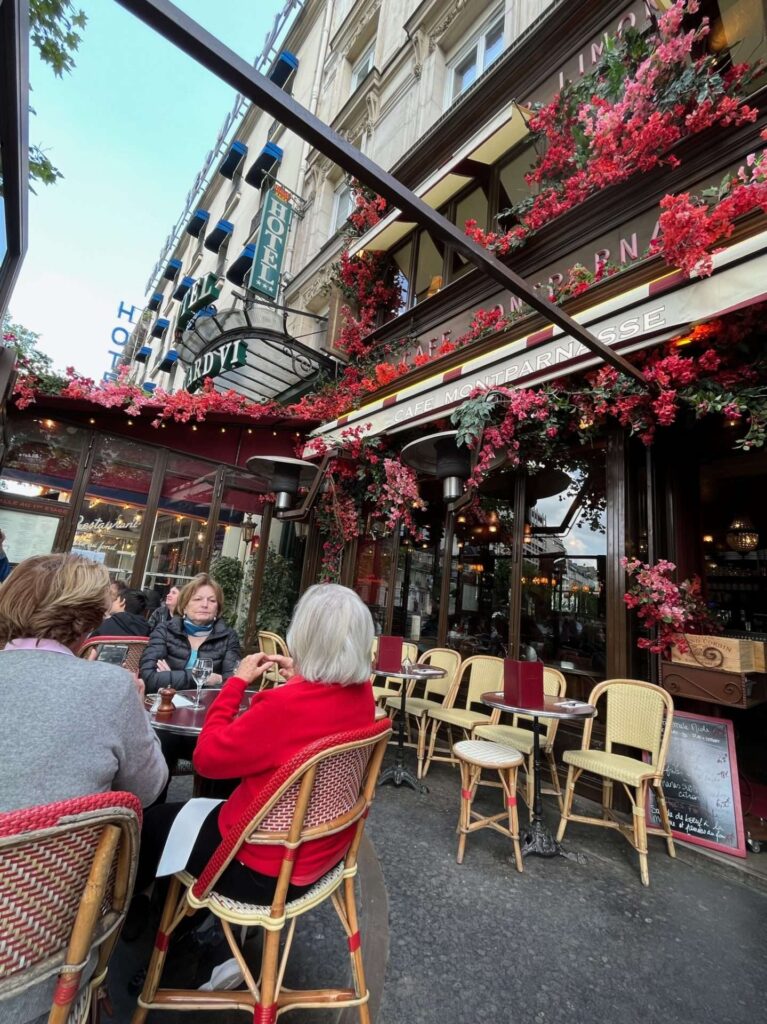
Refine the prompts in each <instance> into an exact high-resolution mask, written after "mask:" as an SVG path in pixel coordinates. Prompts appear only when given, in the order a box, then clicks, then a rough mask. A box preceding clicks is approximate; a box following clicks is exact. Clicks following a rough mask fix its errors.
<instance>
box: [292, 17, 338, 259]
mask: <svg viewBox="0 0 767 1024" xmlns="http://www.w3.org/2000/svg"><path fill="white" fill-rule="evenodd" d="M334 9H335V0H326V3H325V15H324V18H323V22H322V35H321V37H320V48H319V51H318V55H317V67H316V69H315V72H314V82H313V83H312V92H311V95H310V97H309V104H308V107H309V110H310V111H311V112H312V113H313V114H316V113H317V104H318V101H319V98H320V90H321V88H322V75H323V71H324V68H325V60H326V58H327V55H328V45H329V43H330V25H331V23H332V20H333V11H334ZM309 149H310V146H309V143H308V142H304V145H303V148H302V149H301V163H300V166H299V170H298V180H297V181H296V194H297V195H299V196H300V195H301V193H302V192H303V190H304V183H305V181H306V166H307V162H308V159H309ZM297 233H298V226H296V228H295V229H294V231H293V236H292V239H291V241H290V243H289V244H288V247H287V252H286V253H285V265H284V266H285V269H284V271H283V273H284V274H286V275H289V274H290V273H291V271H292V269H293V255H294V253H295V248H296V235H297Z"/></svg>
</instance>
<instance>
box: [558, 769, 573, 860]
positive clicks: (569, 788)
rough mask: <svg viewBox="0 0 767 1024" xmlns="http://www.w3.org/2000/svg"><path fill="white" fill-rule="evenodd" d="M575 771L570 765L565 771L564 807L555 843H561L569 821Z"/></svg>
mask: <svg viewBox="0 0 767 1024" xmlns="http://www.w3.org/2000/svg"><path fill="white" fill-rule="evenodd" d="M574 774H575V769H574V768H573V766H572V765H570V767H569V768H568V769H567V782H566V783H565V806H564V808H563V809H562V816H561V817H560V819H559V828H558V829H557V842H558V843H561V842H562V839H563V837H564V834H565V829H566V828H567V822H568V821H569V820H570V813H571V812H572V809H573V796H574V794H575V778H574Z"/></svg>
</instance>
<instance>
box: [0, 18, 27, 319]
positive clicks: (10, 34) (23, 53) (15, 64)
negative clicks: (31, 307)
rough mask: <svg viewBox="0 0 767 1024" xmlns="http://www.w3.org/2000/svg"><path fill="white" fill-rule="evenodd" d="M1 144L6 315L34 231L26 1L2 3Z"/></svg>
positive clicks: (0, 288) (0, 291)
mask: <svg viewBox="0 0 767 1024" xmlns="http://www.w3.org/2000/svg"><path fill="white" fill-rule="evenodd" d="M0 55H1V57H2V59H0V96H2V97H3V102H2V104H0V148H2V154H3V174H2V176H3V209H2V211H0V216H2V217H4V218H6V223H5V230H4V234H5V236H6V250H5V252H4V253H3V254H2V255H0V313H4V312H5V310H6V307H7V305H8V301H9V300H10V297H11V292H12V291H13V286H14V284H15V283H16V279H17V277H18V275H19V271H20V270H21V264H22V262H23V260H24V255H25V253H26V251H27V244H28V234H29V225H28V221H29V10H28V4H27V2H26V0H4V2H3V3H0Z"/></svg>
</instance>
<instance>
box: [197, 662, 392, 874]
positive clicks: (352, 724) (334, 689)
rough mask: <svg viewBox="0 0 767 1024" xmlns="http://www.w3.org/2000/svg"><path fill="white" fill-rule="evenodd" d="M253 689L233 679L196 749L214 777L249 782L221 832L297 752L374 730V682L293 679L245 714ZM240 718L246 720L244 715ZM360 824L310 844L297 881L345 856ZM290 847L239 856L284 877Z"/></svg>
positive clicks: (299, 859) (228, 808) (229, 807)
mask: <svg viewBox="0 0 767 1024" xmlns="http://www.w3.org/2000/svg"><path fill="white" fill-rule="evenodd" d="M247 685H248V684H247V683H246V682H245V680H244V679H240V678H239V677H238V676H232V677H231V678H230V679H228V680H227V681H226V683H225V684H224V686H223V688H222V690H221V693H220V694H219V695H218V697H217V698H216V699H215V701H214V702H213V704H211V706H210V710H209V711H208V713H207V715H206V716H205V725H204V726H203V729H202V732H201V733H200V737H199V739H198V740H197V746H196V748H195V751H194V767H195V769H196V770H197V771H198V772H199V773H200V775H204V776H206V777H207V778H209V779H232V778H240V779H241V780H242V781H241V782H240V784H239V786H238V787H237V789H235V791H234V792H233V793H232V795H231V796H230V797H229V799H228V800H227V801H226V803H225V804H224V806H223V807H222V808H221V813H220V815H219V819H218V822H219V828H220V830H221V833H222V835H224V834H226V833H227V832H228V831H229V829H231V828H232V827H233V825H234V824H235V823H236V822H237V820H238V819H239V818H240V817H241V815H242V814H243V812H244V811H246V810H247V808H248V806H249V804H250V803H251V801H252V800H253V799H254V797H255V795H256V793H258V791H259V789H261V787H262V786H263V785H264V784H265V783H266V782H267V781H268V780H269V779H270V778H271V776H272V773H273V772H275V771H276V770H277V769H278V768H280V767H282V765H284V764H285V762H286V761H288V760H289V759H290V758H291V757H293V755H294V754H297V753H298V751H299V750H301V749H302V748H303V747H305V746H307V745H308V744H310V743H314V742H315V741H316V740H319V739H322V738H323V737H325V736H329V735H331V734H332V733H336V732H345V731H346V730H350V729H360V728H364V727H365V726H367V725H370V724H371V722H372V721H373V717H374V714H375V700H374V698H373V690H372V687H371V685H370V683H369V682H367V681H366V682H364V683H354V684H352V685H350V686H340V685H339V684H337V683H310V682H307V681H306V680H305V679H303V678H302V677H301V676H294V677H293V678H292V679H290V680H288V682H287V683H285V685H284V686H278V687H277V688H276V689H272V690H263V691H261V692H260V693H257V694H255V695H254V697H253V699H252V700H251V703H250V707H249V708H248V710H247V711H245V712H244V713H243V714H242V715H240V714H239V710H240V705H241V704H242V699H243V694H244V692H245V687H246V686H247ZM238 716H239V717H238ZM355 828H356V825H352V826H351V827H350V828H348V829H344V830H343V831H342V832H338V833H337V834H335V835H331V836H323V837H322V838H320V839H313V840H311V841H310V842H307V843H304V844H303V845H302V846H301V847H300V848H299V851H298V854H297V856H296V863H295V867H294V870H293V877H292V881H293V883H294V884H295V885H310V884H311V883H312V882H315V881H316V880H317V879H318V878H321V877H322V875H324V874H325V873H326V872H327V871H329V870H330V868H332V867H333V865H334V864H337V863H338V861H339V860H341V858H342V857H343V856H344V854H345V853H346V851H347V849H348V848H349V843H350V842H351V840H352V837H353V834H354V829H355ZM282 855H283V849H282V848H281V847H270V846H258V845H256V844H253V845H250V844H247V843H244V844H243V845H242V847H241V848H240V851H239V853H238V854H237V859H238V860H240V861H241V862H242V863H243V864H247V866H248V867H250V868H253V869H254V870H255V871H259V872H260V873H261V874H263V875H270V876H272V877H276V876H277V875H278V874H279V872H280V863H281V861H282Z"/></svg>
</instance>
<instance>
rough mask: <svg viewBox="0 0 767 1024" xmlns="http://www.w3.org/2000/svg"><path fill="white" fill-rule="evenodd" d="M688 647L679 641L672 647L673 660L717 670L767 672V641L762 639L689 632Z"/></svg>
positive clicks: (681, 663) (685, 636)
mask: <svg viewBox="0 0 767 1024" xmlns="http://www.w3.org/2000/svg"><path fill="white" fill-rule="evenodd" d="M684 639H685V641H686V645H687V648H688V650H687V651H686V652H684V653H683V652H682V651H681V650H680V649H679V646H678V645H677V644H674V646H673V647H672V648H671V661H672V662H674V663H675V664H677V665H697V666H698V667H699V668H709V669H713V670H714V671H717V672H736V673H739V674H741V675H743V674H746V673H749V672H765V671H767V644H765V643H762V642H761V641H758V640H739V639H737V638H736V637H730V636H709V635H705V634H701V635H696V634H694V633H685V634H684Z"/></svg>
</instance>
